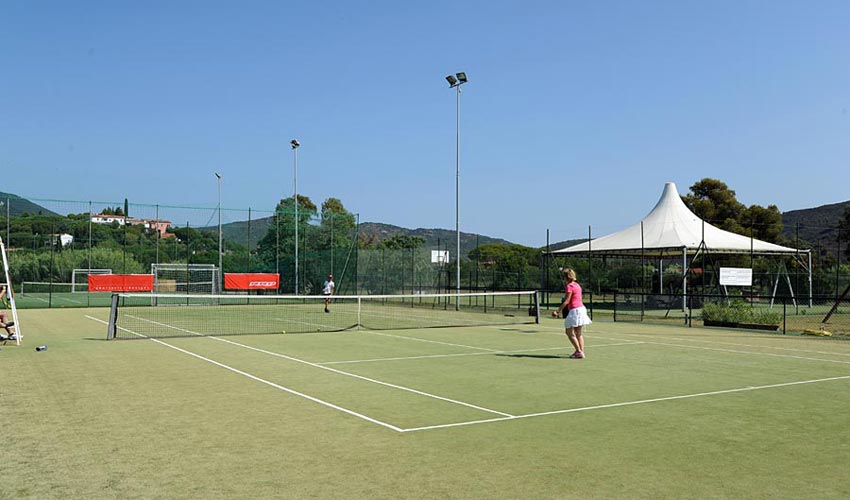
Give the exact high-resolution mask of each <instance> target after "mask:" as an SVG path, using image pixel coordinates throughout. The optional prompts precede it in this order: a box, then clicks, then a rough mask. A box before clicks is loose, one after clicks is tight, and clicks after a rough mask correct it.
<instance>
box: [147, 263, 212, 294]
mask: <svg viewBox="0 0 850 500" xmlns="http://www.w3.org/2000/svg"><path fill="white" fill-rule="evenodd" d="M151 274H153V276H154V278H153V290H154V293H193V294H195V293H196V294H205V293H209V294H217V293H220V292H221V275H220V274H219V269H218V268H217V267H216V266H215V264H156V263H154V264H151Z"/></svg>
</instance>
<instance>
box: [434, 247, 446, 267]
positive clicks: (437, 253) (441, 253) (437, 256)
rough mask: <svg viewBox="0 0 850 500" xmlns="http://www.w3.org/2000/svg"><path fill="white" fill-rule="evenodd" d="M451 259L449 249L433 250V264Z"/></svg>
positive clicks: (443, 262)
mask: <svg viewBox="0 0 850 500" xmlns="http://www.w3.org/2000/svg"><path fill="white" fill-rule="evenodd" d="M448 261H449V251H448V250H431V263H432V264H445V263H447V262H448Z"/></svg>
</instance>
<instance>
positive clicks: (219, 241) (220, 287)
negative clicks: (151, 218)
mask: <svg viewBox="0 0 850 500" xmlns="http://www.w3.org/2000/svg"><path fill="white" fill-rule="evenodd" d="M215 177H216V179H218V281H219V283H218V285H219V290H218V291H219V292H221V290H222V289H223V287H222V286H221V280H222V279H224V269H223V268H222V267H221V258H222V257H221V256H222V255H223V253H222V252H223V247H222V238H221V174H220V173H218V172H216V173H215ZM157 224H159V220H157Z"/></svg>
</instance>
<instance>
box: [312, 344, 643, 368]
mask: <svg viewBox="0 0 850 500" xmlns="http://www.w3.org/2000/svg"><path fill="white" fill-rule="evenodd" d="M636 344H643V342H639V341H632V342H620V343H617V344H600V345H594V346H593V347H611V346H621V345H636ZM564 349H568V350H572V346H561V347H544V348H540V349H518V350H510V351H493V352H465V353H458V354H430V355H423V356H400V357H396V358H372V359H354V360H350V361H325V362H322V363H316V364H317V365H344V364H350V363H371V362H375V361H399V360H406V359H428V358H454V357H458V356H493V355H496V354H511V353H523V352H537V351H559V350H564Z"/></svg>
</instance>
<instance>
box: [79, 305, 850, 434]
mask: <svg viewBox="0 0 850 500" xmlns="http://www.w3.org/2000/svg"><path fill="white" fill-rule="evenodd" d="M86 317H87V318H89V319H92V320H94V321H98V322H100V323H104V324H107V322H106V321H103V320H101V319H98V318H93V317H91V316H88V315H86ZM124 330H126V329H124ZM126 331H129V330H126ZM131 333H134V334H136V333H135V332H131ZM136 335H140V334H136ZM140 336H143V335H140ZM143 337H144V336H143ZM210 338H214V339H216V340H223V339H219V338H217V337H210ZM150 340H152V341H154V342H157V343H159V344H161V345H164V346H166V347H170V348H172V349H175V350H178V351H180V352H184V353H186V354H189V355H191V356H193V357H196V358H199V359H202V360H204V361H208V362H210V363H213V364H215V365H217V366H221V367H222V368H225V369H228V370H231V371H233V372H235V373H238V374H240V375H244V376H246V377H248V378H251V379H253V380H256V381H258V382H262V383H264V384H267V385H270V386H272V387H275V388H277V389H279V390H282V391H285V392H288V393H290V394H293V395H296V396H299V397H303V398H305V399H308V400H310V401H314V402H316V403H319V404H321V405H323V406H326V407H329V408H332V409H336V410H339V411H342V412H343V413H347V414H349V415H352V416H355V417H358V418H361V419H363V420H366V421H368V422H372V423H375V424H378V425H381V426H383V427H386V428H389V429H392V430H395V431H397V432H417V431H423V430H433V429H446V428H451V427H461V426H469V425H477V424H485V423H493V422H503V421H507V420H517V419H522V418H532V417H541V416H548V415H560V414H565V413H577V412H582V411H590V410H600V409H607V408H618V407H625V406H634V405H639V404H647V403H658V402H663V401H674V400H680V399H690V398H697V397H705V396H716V395H722V394H732V393H738V392H746V391H756V390H763V389H772V388H779V387H790V386H795V385H804V384H814V383H820V382H828V381H835V380H847V379H850V375H845V376H840V377H829V378H822V379H813V380H803V381H797V382H786V383H780V384H770V385H761V386H748V387H740V388H736V389H725V390H720V391H711V392H701V393H695V394H684V395H679V396H669V397H663V398H653V399H642V400H636V401H626V402H621V403H610V404H604V405H595V406H586V407H581V408H569V409H564V410H553V411H548V412H539V413H528V414H525V415H507V414H506V416H504V417H498V418H491V419H482V420H472V421H466V422H455V423H450V424H439V425H430V426H422V427H410V428H399V427H397V426H394V425H391V424H388V423H385V422H381V421H379V420H376V419H373V418H371V417H367V416H365V415H362V414H360V413H357V412H354V411H352V410H349V409H347V408H343V407H340V406H337V405H334V404H332V403H328V402H326V401H322V400H320V399H317V398H314V397H312V396H308V395H306V394H302V393H300V392H297V391H295V390H293V389H289V388H287V387H283V386H280V385H278V384H275V383H273V382H269V381H267V380H264V379H261V378H259V377H256V376H254V375H251V374H248V373H245V372H242V371H240V370H237V369H235V368H232V367H229V366H227V365H224V364H222V363H219V362H217V361H213V360H210V359H207V358H204V357H202V356H199V355H197V354H195V353H191V352H189V351H186V350H183V349H180V348H178V347H175V346H172V345H170V344H167V343H165V342H162V341H160V340H158V339H150ZM232 343H234V344H236V345H240V344H237V343H235V342H232ZM244 347H248V346H244ZM681 347H688V346H681ZM249 348H250V347H249ZM250 349H254V348H250ZM255 350H256V349H255ZM270 354H274V353H270ZM470 354H472V353H470ZM475 354H479V353H475ZM482 354H483V353H482ZM302 362H304V361H302ZM304 363H308V362H304ZM308 364H311V363H308ZM341 373H345V372H341Z"/></svg>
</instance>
